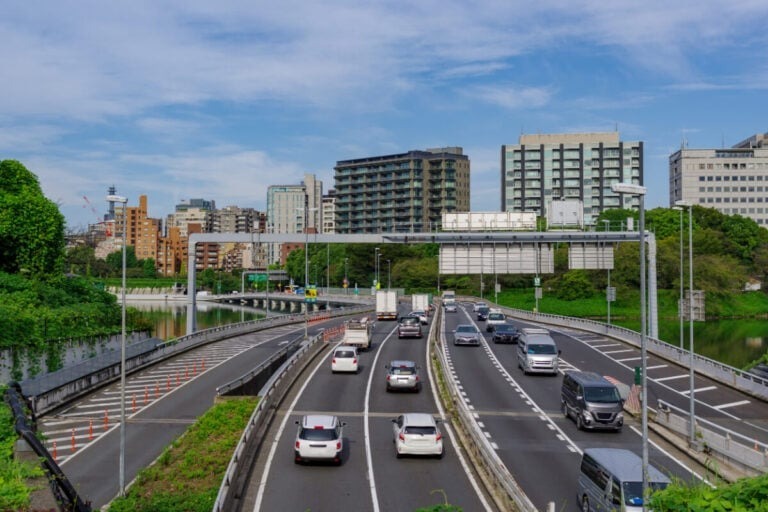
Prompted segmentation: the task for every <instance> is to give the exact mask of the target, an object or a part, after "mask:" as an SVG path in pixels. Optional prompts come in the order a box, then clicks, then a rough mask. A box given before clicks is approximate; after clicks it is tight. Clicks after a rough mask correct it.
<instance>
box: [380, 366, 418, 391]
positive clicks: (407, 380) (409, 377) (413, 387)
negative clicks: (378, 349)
mask: <svg viewBox="0 0 768 512" xmlns="http://www.w3.org/2000/svg"><path fill="white" fill-rule="evenodd" d="M385 368H386V369H387V391H394V390H401V389H402V390H408V391H414V392H417V393H418V392H419V391H420V390H421V379H420V378H419V367H418V366H416V363H414V362H413V361H399V360H397V361H392V362H391V363H389V364H388V365H386V366H385Z"/></svg>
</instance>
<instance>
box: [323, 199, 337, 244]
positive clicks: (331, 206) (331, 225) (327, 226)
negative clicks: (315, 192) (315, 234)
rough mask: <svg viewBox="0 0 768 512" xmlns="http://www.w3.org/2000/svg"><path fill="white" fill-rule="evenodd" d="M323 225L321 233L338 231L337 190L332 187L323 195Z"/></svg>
mask: <svg viewBox="0 0 768 512" xmlns="http://www.w3.org/2000/svg"><path fill="white" fill-rule="evenodd" d="M322 213H323V215H322V219H323V226H322V228H321V229H320V232H321V233H329V234H333V233H336V190H335V189H331V190H329V191H328V194H326V195H324V196H323V212H322Z"/></svg>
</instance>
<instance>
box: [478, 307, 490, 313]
mask: <svg viewBox="0 0 768 512" xmlns="http://www.w3.org/2000/svg"><path fill="white" fill-rule="evenodd" d="M477 312H478V313H482V314H484V315H487V314H488V308H487V307H485V306H481V307H479V308H477Z"/></svg>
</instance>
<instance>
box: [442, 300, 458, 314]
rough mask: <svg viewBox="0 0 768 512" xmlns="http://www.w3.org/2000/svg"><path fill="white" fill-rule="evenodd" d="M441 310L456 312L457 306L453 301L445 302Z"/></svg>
mask: <svg viewBox="0 0 768 512" xmlns="http://www.w3.org/2000/svg"><path fill="white" fill-rule="evenodd" d="M443 310H444V311H445V312H446V313H455V312H457V311H458V310H459V308H458V307H457V306H456V303H455V302H446V303H445V304H444V305H443Z"/></svg>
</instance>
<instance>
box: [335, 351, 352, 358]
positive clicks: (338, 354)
mask: <svg viewBox="0 0 768 512" xmlns="http://www.w3.org/2000/svg"><path fill="white" fill-rule="evenodd" d="M333 357H355V351H354V350H337V351H336V353H335V354H333Z"/></svg>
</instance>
